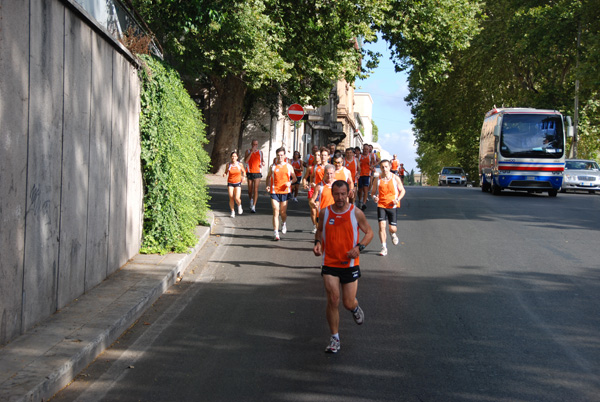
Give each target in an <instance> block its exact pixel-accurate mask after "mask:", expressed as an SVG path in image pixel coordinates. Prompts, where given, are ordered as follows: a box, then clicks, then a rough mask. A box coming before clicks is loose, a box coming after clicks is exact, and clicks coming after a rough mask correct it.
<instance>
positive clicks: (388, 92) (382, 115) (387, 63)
mask: <svg viewBox="0 0 600 402" xmlns="http://www.w3.org/2000/svg"><path fill="white" fill-rule="evenodd" d="M365 47H366V48H367V49H371V50H374V51H377V52H379V53H381V54H382V55H383V56H382V57H381V59H380V62H379V67H377V68H376V69H375V70H374V72H373V74H371V76H370V77H369V78H367V79H365V80H357V81H356V82H355V86H356V89H355V92H368V93H369V94H371V98H372V99H373V116H372V119H373V121H374V122H375V124H376V125H377V127H378V128H379V140H378V141H377V142H378V143H379V144H380V145H381V147H382V148H383V149H384V150H385V151H387V152H389V153H390V155H393V154H397V155H398V160H399V161H400V162H401V163H404V168H405V169H406V170H408V171H409V172H410V171H411V169H414V170H415V172H417V171H418V169H417V162H416V161H415V158H416V157H417V153H416V150H417V147H416V145H415V144H414V137H413V135H412V125H411V124H410V120H411V117H412V116H411V114H410V107H409V106H408V105H407V104H406V102H405V101H404V98H405V97H406V95H408V86H407V83H406V74H405V73H404V72H402V73H396V72H395V70H394V64H393V63H392V62H391V60H390V51H389V50H388V48H387V42H385V41H384V40H382V39H379V40H378V41H377V43H368V44H366V45H365Z"/></svg>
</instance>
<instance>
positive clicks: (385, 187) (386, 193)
mask: <svg viewBox="0 0 600 402" xmlns="http://www.w3.org/2000/svg"><path fill="white" fill-rule="evenodd" d="M377 191H378V193H379V201H377V206H378V207H380V208H396V207H397V202H396V200H397V199H398V195H399V194H400V190H399V189H398V186H397V185H396V183H395V182H394V176H392V177H390V178H389V179H387V180H385V179H383V178H382V177H381V176H380V177H379V186H378V189H377Z"/></svg>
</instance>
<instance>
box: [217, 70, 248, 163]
mask: <svg viewBox="0 0 600 402" xmlns="http://www.w3.org/2000/svg"><path fill="white" fill-rule="evenodd" d="M212 82H213V84H214V86H215V88H216V90H217V100H216V102H218V103H219V110H220V113H219V115H218V117H217V119H216V120H217V121H216V122H215V123H216V124H215V142H214V146H213V149H212V154H211V163H212V168H211V173H217V174H222V173H223V172H224V169H225V164H226V163H227V162H228V161H229V154H230V153H231V152H232V151H235V150H237V149H236V148H237V144H238V135H239V132H240V129H241V125H242V119H243V116H244V97H245V96H246V92H247V90H248V88H247V87H246V85H245V84H244V82H243V81H242V80H241V79H240V78H239V77H236V76H233V75H228V76H227V77H225V78H220V77H213V79H212ZM238 152H240V151H239V150H238Z"/></svg>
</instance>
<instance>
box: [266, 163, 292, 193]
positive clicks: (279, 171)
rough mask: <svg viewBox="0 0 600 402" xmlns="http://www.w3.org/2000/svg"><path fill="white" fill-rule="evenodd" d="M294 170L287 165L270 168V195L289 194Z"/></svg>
mask: <svg viewBox="0 0 600 402" xmlns="http://www.w3.org/2000/svg"><path fill="white" fill-rule="evenodd" d="M293 171H294V168H293V167H292V165H290V164H289V163H284V164H282V165H272V166H271V178H270V183H269V185H270V186H271V194H289V193H290V191H291V186H292V172H293Z"/></svg>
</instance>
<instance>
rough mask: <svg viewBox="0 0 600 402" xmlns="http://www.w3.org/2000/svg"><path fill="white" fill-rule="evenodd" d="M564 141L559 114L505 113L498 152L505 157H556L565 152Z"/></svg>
mask: <svg viewBox="0 0 600 402" xmlns="http://www.w3.org/2000/svg"><path fill="white" fill-rule="evenodd" d="M563 138H564V136H563V126H562V119H561V117H560V116H559V115H543V114H505V115H504V117H503V118H502V143H501V146H500V153H501V154H502V156H504V157H519V158H559V157H561V156H562V155H563V152H564V149H563V148H564V142H563Z"/></svg>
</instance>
